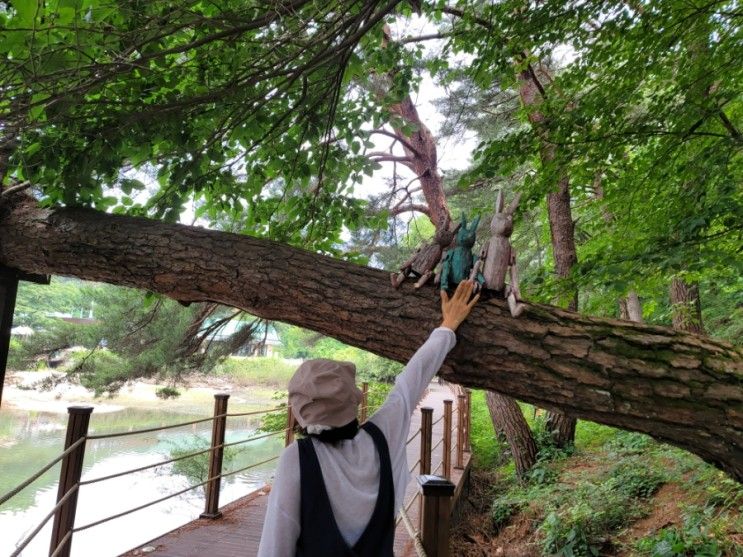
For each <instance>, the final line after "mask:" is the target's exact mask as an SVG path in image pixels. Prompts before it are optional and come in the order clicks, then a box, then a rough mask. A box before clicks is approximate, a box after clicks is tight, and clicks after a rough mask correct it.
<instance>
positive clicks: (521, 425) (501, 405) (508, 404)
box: [485, 391, 538, 478]
mask: <svg viewBox="0 0 743 557" xmlns="http://www.w3.org/2000/svg"><path fill="white" fill-rule="evenodd" d="M485 400H486V402H487V404H488V410H489V411H490V419H491V420H492V421H493V426H494V427H495V429H496V431H500V432H503V435H504V436H505V437H506V441H507V442H508V446H509V447H510V448H511V454H512V455H513V462H514V463H515V464H516V475H517V476H518V477H519V478H524V477H525V476H526V473H527V472H528V471H529V470H530V469H531V468H532V467H533V466H534V465H535V464H536V463H537V452H538V450H537V444H536V442H535V441H534V436H533V435H532V434H531V429H529V424H528V423H527V422H526V418H524V414H523V412H521V408H520V407H519V405H518V403H517V402H516V401H515V400H514V399H513V398H511V397H510V396H506V395H502V394H500V393H496V392H493V391H487V393H486V394H485Z"/></svg>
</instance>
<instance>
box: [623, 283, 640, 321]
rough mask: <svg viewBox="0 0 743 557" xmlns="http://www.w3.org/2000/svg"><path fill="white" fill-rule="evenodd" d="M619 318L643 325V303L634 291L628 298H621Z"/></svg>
mask: <svg viewBox="0 0 743 557" xmlns="http://www.w3.org/2000/svg"><path fill="white" fill-rule="evenodd" d="M619 318H620V319H627V320H629V321H634V322H635V323H642V303H641V302H640V297H639V296H638V295H637V292H635V291H634V290H630V291H629V292H628V293H627V296H626V297H624V298H619Z"/></svg>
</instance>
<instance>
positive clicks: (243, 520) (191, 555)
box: [122, 383, 470, 557]
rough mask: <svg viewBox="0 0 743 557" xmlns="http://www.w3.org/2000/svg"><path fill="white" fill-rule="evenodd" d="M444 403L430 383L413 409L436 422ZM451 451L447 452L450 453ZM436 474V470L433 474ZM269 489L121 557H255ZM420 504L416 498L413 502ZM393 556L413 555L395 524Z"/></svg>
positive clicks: (415, 424)
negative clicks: (425, 409) (427, 408)
mask: <svg viewBox="0 0 743 557" xmlns="http://www.w3.org/2000/svg"><path fill="white" fill-rule="evenodd" d="M445 399H450V400H455V401H456V396H454V394H453V393H452V391H451V390H450V388H449V387H448V386H445V385H438V384H436V383H432V384H431V385H430V387H429V389H428V391H427V393H426V396H425V397H424V398H423V400H422V401H421V404H420V405H419V408H420V407H422V406H430V407H431V408H433V409H434V413H433V421H434V422H435V421H436V420H438V419H439V417H441V416H442V415H443V412H444V400H445ZM454 406H455V413H454V420H453V426H454V431H455V432H456V424H457V420H458V418H459V416H458V415H457V412H456V403H455V405H454ZM420 422H421V413H420V411H418V410H416V412H415V413H414V414H413V419H412V421H411V424H410V432H411V435H412V434H413V433H415V432H416V431H417V430H418V429H420ZM442 437H443V420H441V421H439V423H437V424H436V425H434V427H433V433H432V445H434V446H435V445H436V444H437V443H438V442H439V440H440V439H441V438H442ZM454 443H456V434H455V435H453V439H452V444H454ZM452 448H453V447H452ZM407 453H408V462H409V463H410V464H411V465H412V463H414V462H416V461H417V460H418V459H419V457H420V435H419V436H418V437H417V438H416V440H415V441H413V442H411V443H410V444H409V445H408V448H407ZM442 454H443V443H442V444H441V445H439V446H438V447H437V448H436V449H435V450H434V451H433V454H432V456H431V468H432V469H434V470H435V469H436V467H437V466H438V465H439V463H440V462H441V460H442V458H443V456H442ZM455 455H456V453H455V452H454V451H452V466H454V464H455V463H456V457H455ZM469 458H470V455H469V453H465V469H463V470H457V469H455V468H453V469H452V478H451V480H452V482H454V484H455V485H457V486H458V487H459V486H460V484H461V482H462V480H463V478H464V475H465V473H466V470H467V466H468V465H469ZM438 472H439V473H441V469H439V470H438ZM417 475H418V468H417V467H416V469H415V470H414V471H413V477H412V478H411V481H410V483H409V484H408V487H407V490H406V494H405V502H406V504H407V502H409V501H410V500H411V498H412V497H414V496H415V495H416V494H417V493H418V483H417V482H416V481H415V476H417ZM269 491H270V487H268V486H267V487H264V488H262V489H260V490H257V491H255V492H253V493H251V494H249V495H246V496H244V497H242V498H240V499H238V500H237V501H233V502H232V503H230V504H228V505H225V506H224V507H223V508H222V509H221V511H222V515H223V516H222V518H219V519H216V520H211V519H203V518H200V519H197V520H194V521H193V522H190V523H188V524H186V525H185V526H181V527H180V528H177V529H175V530H173V531H171V532H168V533H167V534H164V535H163V536H160V537H158V538H156V539H154V540H151V541H149V542H147V543H145V544H142V545H140V546H139V547H137V548H135V549H133V550H131V551H128V552H126V553H124V554H123V555H122V557H134V556H142V555H148V556H149V555H152V556H155V557H203V556H207V555H208V556H209V557H238V556H239V557H255V556H256V555H257V553H258V542H259V541H260V537H261V531H262V529H263V518H264V516H265V513H266V504H267V501H268V496H267V493H268V492H269ZM418 500H420V498H419V499H418ZM408 516H409V517H410V520H411V522H412V523H413V524H414V525H415V526H416V528H417V525H418V520H419V504H418V501H416V503H414V504H413V505H412V507H411V508H410V510H409V511H408ZM145 547H147V548H154V551H148V552H143V551H142V548H145ZM394 548H395V555H397V556H398V557H407V556H413V555H415V551H414V548H413V543H412V540H411V538H410V536H409V535H408V532H407V530H406V528H405V526H404V525H403V523H402V521H400V522H399V524H398V526H397V530H396V532H395V545H394Z"/></svg>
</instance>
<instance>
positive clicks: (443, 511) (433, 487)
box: [396, 390, 471, 557]
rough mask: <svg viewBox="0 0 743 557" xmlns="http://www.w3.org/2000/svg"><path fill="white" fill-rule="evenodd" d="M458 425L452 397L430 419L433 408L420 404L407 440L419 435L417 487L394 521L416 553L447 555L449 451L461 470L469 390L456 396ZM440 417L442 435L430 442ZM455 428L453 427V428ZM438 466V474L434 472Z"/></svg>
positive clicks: (452, 487)
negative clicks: (414, 512)
mask: <svg viewBox="0 0 743 557" xmlns="http://www.w3.org/2000/svg"><path fill="white" fill-rule="evenodd" d="M457 399H458V405H457V410H456V414H457V425H456V428H454V427H453V421H454V420H453V418H454V414H455V412H454V410H453V404H454V401H453V400H444V411H443V414H442V415H441V416H440V417H439V418H438V419H436V421H434V420H433V412H434V411H433V408H429V407H423V408H421V410H420V412H421V427H420V429H419V430H417V431H415V432H414V433H413V434H412V435H411V436H410V438H409V439H408V441H407V443H408V444H410V443H411V442H412V441H413V440H414V439H415V438H416V437H417V436H418V435H420V436H421V440H420V457H419V458H418V460H417V461H416V462H415V463H414V464H413V466H412V467H411V468H410V472H411V473H412V472H413V471H414V470H415V468H416V466H417V467H418V474H419V476H418V484H419V490H418V491H417V492H416V493H415V495H413V496H412V497H411V498H410V499H409V500H408V501H406V502H405V503H404V504H403V507H402V509H401V510H400V516H399V517H398V518H397V521H396V524H399V523H400V522H403V524H404V525H405V528H406V530H407V532H408V534H409V535H410V537H411V539H412V541H413V545H414V547H415V550H416V553H417V554H418V556H419V557H448V556H449V524H450V519H451V513H452V511H453V509H454V504H455V501H454V495H455V491H456V486H455V484H454V483H452V481H451V480H452V465H451V463H452V461H451V457H452V453H455V454H456V463H455V465H454V468H455V469H459V470H464V468H465V463H464V461H465V456H464V453H465V452H470V440H469V431H470V419H471V416H470V403H471V396H470V391H469V390H467V391H465V393H464V394H460V395H458V397H457ZM442 420H443V422H444V423H443V425H442V428H443V431H442V438H441V439H440V440H439V441H438V442H437V443H436V444H435V445H432V439H433V427H434V426H435V425H437V424H438V423H439V422H441V421H442ZM455 430H456V431H455ZM453 434H455V435H456V444H455V445H454V446H453V447H452V440H453V439H452V436H453ZM439 446H441V447H442V449H441V460H440V462H439V463H438V464H437V465H436V467H435V468H434V469H433V470H431V459H432V455H433V453H434V451H436V449H437V448H438V447H439ZM439 470H441V475H436V473H437V472H438V471H439ZM416 502H417V504H418V509H419V512H418V518H419V520H418V524H417V527H416V525H414V524H413V521H411V520H410V517H409V515H408V512H409V511H410V509H411V508H412V507H413V505H415V504H416Z"/></svg>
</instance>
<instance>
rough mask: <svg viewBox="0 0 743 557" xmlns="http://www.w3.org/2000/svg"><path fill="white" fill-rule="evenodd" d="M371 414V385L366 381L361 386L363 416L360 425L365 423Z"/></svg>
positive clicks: (360, 418)
mask: <svg viewBox="0 0 743 557" xmlns="http://www.w3.org/2000/svg"><path fill="white" fill-rule="evenodd" d="M368 412H369V383H367V382H366V381H364V382H363V383H362V384H361V416H360V417H359V423H362V424H363V423H364V422H365V421H366V418H367V414H368Z"/></svg>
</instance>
